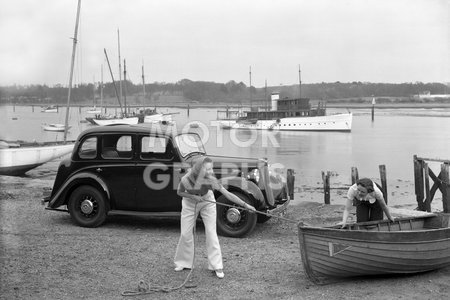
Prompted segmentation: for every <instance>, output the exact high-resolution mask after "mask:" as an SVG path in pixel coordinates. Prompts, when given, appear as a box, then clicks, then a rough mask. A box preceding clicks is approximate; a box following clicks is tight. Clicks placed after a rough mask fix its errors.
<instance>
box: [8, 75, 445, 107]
mask: <svg viewBox="0 0 450 300" xmlns="http://www.w3.org/2000/svg"><path fill="white" fill-rule="evenodd" d="M115 85H116V86H114V84H113V83H112V82H109V83H105V84H103V86H102V87H101V86H100V84H93V83H86V84H78V85H76V86H74V87H73V88H72V99H71V101H72V103H86V102H90V101H94V98H95V99H99V98H100V93H101V92H102V95H103V97H104V98H114V99H115V98H116V90H118V89H119V88H118V83H117V82H116V83H115ZM122 91H123V92H122V93H123V95H124V96H122V97H128V99H136V97H143V96H144V95H145V98H147V99H158V98H159V97H161V96H164V95H166V96H179V97H181V98H182V99H184V100H185V101H186V102H190V101H195V102H197V103H215V102H222V103H223V102H231V103H249V102H250V101H251V100H264V99H268V98H269V97H270V94H271V93H275V92H277V93H280V96H281V97H282V98H298V97H306V98H310V99H319V100H336V99H358V98H366V97H377V98H379V97H399V98H401V97H410V98H412V97H414V95H418V94H421V93H424V92H429V93H430V94H449V86H447V85H446V84H442V83H422V82H415V83H399V84H395V83H369V82H349V83H341V82H333V83H325V82H322V83H312V84H302V85H301V87H300V86H299V85H290V86H275V87H273V86H272V87H263V88H255V87H254V86H251V87H249V86H247V85H246V84H244V83H243V82H235V81H233V80H231V81H229V82H227V83H216V82H207V81H191V80H189V79H182V80H180V81H178V82H176V83H158V82H155V83H148V84H145V89H144V87H143V86H142V84H133V83H132V82H131V81H123V82H122ZM67 94H68V88H67V87H65V86H62V85H55V86H47V85H28V86H20V85H14V86H5V87H0V101H1V103H3V104H5V103H57V104H64V103H65V102H66V101H67ZM133 97H134V98H133ZM130 101H131V100H130Z"/></svg>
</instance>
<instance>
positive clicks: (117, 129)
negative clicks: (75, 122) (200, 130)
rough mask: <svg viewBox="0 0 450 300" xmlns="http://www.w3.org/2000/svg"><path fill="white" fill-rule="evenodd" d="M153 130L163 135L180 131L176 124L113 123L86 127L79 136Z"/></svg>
mask: <svg viewBox="0 0 450 300" xmlns="http://www.w3.org/2000/svg"><path fill="white" fill-rule="evenodd" d="M150 132H155V133H159V134H163V135H165V136H176V135H178V134H179V133H180V132H178V130H177V129H176V126H173V125H167V124H161V123H143V124H137V125H126V124H113V125H106V126H96V127H92V128H89V129H86V130H85V131H83V132H82V133H80V137H81V136H84V135H87V134H92V133H95V134H97V133H100V134H102V133H150Z"/></svg>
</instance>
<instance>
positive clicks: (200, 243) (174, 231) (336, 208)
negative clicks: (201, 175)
mask: <svg viewBox="0 0 450 300" xmlns="http://www.w3.org/2000/svg"><path fill="white" fill-rule="evenodd" d="M58 163H59V162H58V161H54V162H50V163H47V164H45V165H43V166H41V167H39V168H37V169H35V170H32V171H31V172H29V173H28V176H27V177H9V176H0V186H1V188H0V228H1V235H0V257H1V260H0V261H1V271H0V299H123V298H125V297H123V296H122V295H121V293H122V292H123V291H126V290H135V289H137V286H138V283H139V281H140V280H143V281H145V282H147V283H148V284H150V285H155V286H169V287H176V286H178V285H180V284H181V283H182V282H183V281H184V279H185V278H186V276H187V274H188V272H187V271H183V272H178V273H176V272H174V271H173V263H172V259H173V255H174V251H175V247H176V243H177V241H178V237H179V225H180V224H179V220H177V219H156V218H142V217H123V216H115V217H109V218H108V219H107V222H106V223H105V224H104V225H103V226H101V227H99V228H94V229H89V228H81V227H78V226H75V225H74V224H73V223H72V222H71V219H70V216H69V214H67V213H62V212H53V211H46V210H45V209H44V206H43V205H42V204H41V199H42V195H43V190H44V189H48V188H51V187H52V185H53V180H54V177H55V172H56V171H55V170H56V166H57V165H58ZM296 188H297V193H296V195H295V198H296V199H295V200H294V201H293V202H292V205H290V207H289V208H288V212H287V214H286V215H285V216H284V217H286V218H289V219H292V220H302V221H304V222H306V223H309V224H312V225H328V224H335V223H337V222H339V221H340V220H341V218H342V211H343V206H342V205H341V204H335V203H342V198H343V197H344V196H345V190H344V189H334V190H332V195H331V196H332V204H331V205H324V204H322V203H321V202H323V191H321V189H320V188H317V187H307V186H301V185H298V186H296ZM389 191H390V199H393V200H392V203H396V202H397V201H396V200H397V199H400V198H401V199H400V200H401V201H400V200H399V202H398V203H403V204H402V205H393V206H392V208H393V213H394V216H399V215H402V214H414V213H415V212H414V211H412V210H411V208H414V207H415V203H414V202H415V196H414V185H413V183H410V182H403V181H397V182H395V184H394V185H393V186H390V187H389ZM407 199H410V200H409V201H407ZM435 201H437V199H436V200H435ZM405 203H407V205H406V204H405ZM219 239H220V242H221V245H222V252H223V256H224V266H225V268H224V271H225V278H224V279H222V280H221V279H217V278H216V277H215V276H214V275H213V274H212V273H211V272H210V271H208V270H207V259H206V249H205V237H204V228H203V225H202V224H201V222H200V223H198V225H197V239H196V258H195V259H196V261H195V269H194V271H193V276H192V279H191V281H190V282H189V285H190V286H193V287H191V288H185V287H183V288H181V289H178V290H175V291H172V292H170V293H161V292H159V293H152V294H149V295H143V296H136V297H127V298H131V299H132V298H135V299H155V298H157V299H177V300H178V299H257V298H259V299H447V297H448V295H449V294H450V268H445V269H441V270H436V271H432V272H428V273H423V274H416V275H408V276H390V277H376V278H353V279H349V280H345V281H343V282H340V283H338V284H328V285H314V284H312V283H311V282H310V281H308V279H307V277H306V275H305V274H304V271H303V268H302V263H301V258H300V250H299V243H298V238H297V228H296V224H295V223H294V222H286V221H282V220H279V219H275V218H272V219H271V220H270V221H268V222H267V223H265V224H258V226H257V227H256V229H255V231H254V232H253V233H252V234H250V235H249V236H247V237H245V238H242V239H233V238H226V237H219Z"/></svg>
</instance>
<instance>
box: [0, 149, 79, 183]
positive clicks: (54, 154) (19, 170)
mask: <svg viewBox="0 0 450 300" xmlns="http://www.w3.org/2000/svg"><path fill="white" fill-rule="evenodd" d="M73 146H74V143H69V144H57V143H53V144H50V143H43V144H42V145H35V146H23V147H17V148H4V149H0V175H11V176H14V175H22V174H25V173H26V172H27V171H29V170H31V169H33V168H36V167H38V166H40V165H42V164H44V163H46V162H49V161H51V160H53V159H55V158H58V157H61V156H64V155H66V154H68V153H71V152H72V150H73Z"/></svg>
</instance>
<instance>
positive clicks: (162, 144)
mask: <svg viewBox="0 0 450 300" xmlns="http://www.w3.org/2000/svg"><path fill="white" fill-rule="evenodd" d="M137 155H138V156H139V157H138V159H137V165H136V170H137V171H138V174H139V177H137V178H136V201H137V205H138V207H139V210H141V211H146V212H178V211H181V198H180V197H179V196H178V195H177V187H178V183H179V182H180V179H181V175H182V173H183V172H184V171H185V170H186V168H184V167H182V166H181V165H180V163H179V159H178V156H177V152H176V151H175V149H174V147H173V143H172V141H171V139H170V138H169V137H167V136H158V135H151V134H150V135H141V136H139V137H138V152H137Z"/></svg>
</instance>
